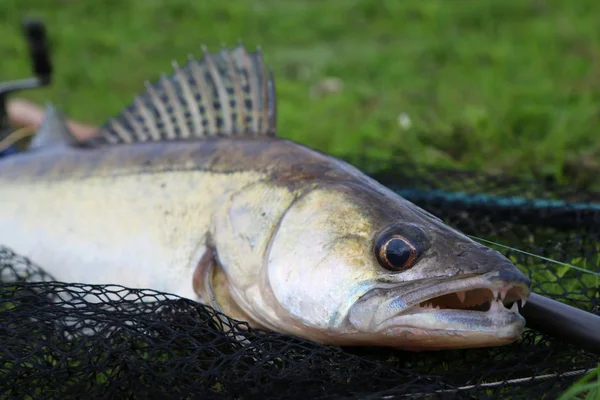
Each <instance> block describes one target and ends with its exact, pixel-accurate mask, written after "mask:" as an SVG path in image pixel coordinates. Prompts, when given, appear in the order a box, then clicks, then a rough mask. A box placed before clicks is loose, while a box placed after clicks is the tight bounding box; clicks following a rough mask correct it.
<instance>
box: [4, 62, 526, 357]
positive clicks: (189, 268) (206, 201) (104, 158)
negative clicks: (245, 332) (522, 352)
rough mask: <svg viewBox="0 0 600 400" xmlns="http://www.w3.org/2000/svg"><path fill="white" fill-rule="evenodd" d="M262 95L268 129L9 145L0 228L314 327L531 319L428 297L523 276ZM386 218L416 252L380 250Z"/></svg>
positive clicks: (359, 337) (344, 332)
mask: <svg viewBox="0 0 600 400" xmlns="http://www.w3.org/2000/svg"><path fill="white" fill-rule="evenodd" d="M209 59H210V58H209ZM224 59H226V57H224ZM219 60H220V61H222V59H219ZM242 61H243V59H242ZM214 64H215V65H217V64H218V63H217V62H215V63H214ZM213 72H214V71H213ZM221 73H222V70H221ZM207 76H208V75H207ZM232 76H233V77H235V74H232V75H230V78H231V77H232ZM180 77H181V75H180ZM258 81H260V79H258ZM163 82H164V81H163ZM180 82H181V81H180ZM230 82H231V84H232V85H234V83H235V79H230ZM163 84H164V83H163ZM259 86H260V85H259ZM257 87H258V86H257ZM262 87H265V88H267V86H265V85H263V86H262ZM255 88H256V87H255ZM159 89H160V86H159ZM234 92H235V91H234ZM238 92H239V91H238ZM249 92H250V97H252V96H251V94H252V90H251V89H250V90H249ZM255 92H256V93H259V91H257V90H255ZM256 93H255V94H256ZM260 93H262V94H263V95H264V94H265V93H267V90H266V89H265V90H264V91H262V92H260ZM271 96H272V95H271ZM262 100H263V104H264V107H263V108H262V109H263V110H265V113H260V112H257V113H256V115H260V116H262V117H264V118H263V119H262V120H261V121H262V132H263V134H260V132H259V133H257V132H256V131H253V133H252V134H239V135H237V136H235V137H233V136H231V135H221V136H217V135H207V137H202V138H199V137H196V138H188V139H186V140H182V138H181V137H179V136H177V135H175V137H174V138H165V135H167V133H168V132H170V134H171V135H172V134H174V132H175V127H177V126H180V125H176V124H175V125H173V126H171V127H170V128H169V127H168V126H166V125H168V124H165V122H164V120H163V121H162V122H163V123H162V124H161V125H158V124H157V125H156V127H154V129H155V132H156V133H158V132H162V133H161V134H160V135H159V136H157V138H155V139H154V140H153V139H148V140H146V139H147V138H148V132H149V131H147V130H145V131H143V132H145V133H143V135H145V136H144V137H145V138H146V139H144V140H139V138H138V136H140V135H142V131H141V130H139V129H138V130H136V128H135V127H134V126H133V125H135V124H134V122H131V123H129V124H128V123H127V121H126V120H120V121H121V122H119V123H118V124H120V125H114V124H113V125H111V124H110V123H109V124H108V125H107V126H108V127H109V128H106V129H105V131H104V135H105V136H104V137H105V138H106V141H107V142H110V143H113V144H110V143H100V144H98V145H91V146H90V147H89V148H81V147H77V146H51V148H50V147H49V148H41V149H34V150H32V151H31V152H29V153H26V154H20V155H16V156H11V157H7V158H5V159H2V160H0V198H1V199H3V204H2V207H0V226H1V229H0V243H3V244H6V245H8V246H10V247H11V248H13V249H14V250H15V251H17V252H19V253H21V254H24V255H26V256H28V257H30V258H31V259H32V260H33V261H34V262H36V263H39V264H40V265H43V266H44V267H45V268H46V269H47V271H48V272H49V273H50V274H52V275H53V276H54V277H55V278H57V279H59V280H63V281H77V282H86V283H117V284H121V285H125V286H131V287H147V288H153V289H157V290H162V291H166V292H169V293H174V294H177V295H181V296H184V297H189V298H191V299H194V300H197V301H200V302H203V303H206V304H209V305H211V306H214V307H215V308H217V309H221V310H222V311H223V312H225V313H226V314H228V315H230V316H232V317H234V318H237V319H241V320H245V321H249V322H250V323H251V325H253V326H256V327H259V328H264V329H268V330H273V331H276V332H283V333H290V334H294V335H297V336H300V337H305V338H308V339H312V340H315V341H318V342H321V343H328V344H337V345H341V344H344V345H364V344H367V345H385V346H393V347H400V348H406V349H412V350H429V349H441V348H459V347H479V346H493V345H501V344H506V343H510V342H512V341H514V340H515V339H516V338H517V337H518V336H519V335H520V334H521V332H522V331H523V328H524V320H523V318H522V317H521V316H520V315H519V314H518V313H514V312H510V311H509V310H504V311H503V310H502V309H500V308H493V310H491V311H489V312H481V311H468V310H461V309H458V308H450V309H446V310H444V309H442V310H432V309H425V308H422V307H419V304H420V303H422V302H425V301H428V300H430V299H432V298H436V297H439V296H446V297H447V298H446V297H440V299H443V301H442V300H440V301H442V303H444V302H445V303H444V304H450V305H454V304H455V303H456V305H457V307H458V306H459V305H460V304H459V303H458V299H459V298H458V297H456V294H455V293H456V292H461V291H470V292H467V296H466V301H467V302H473V303H481V302H483V301H485V300H494V299H492V298H491V297H492V293H494V294H495V293H501V294H502V295H504V296H505V299H504V301H505V303H507V304H509V303H510V302H512V301H516V300H518V299H522V298H526V297H527V296H528V294H529V290H530V281H529V279H528V278H527V277H526V276H525V275H524V274H523V273H522V272H520V271H519V270H518V268H517V267H516V266H515V265H514V264H512V263H511V262H510V261H509V260H508V259H506V258H505V257H503V256H502V255H501V254H500V253H498V252H496V251H493V250H491V249H489V248H487V247H485V246H483V245H480V244H478V243H476V242H474V241H472V240H471V239H469V238H468V237H466V236H465V235H463V234H461V233H459V232H457V231H455V230H453V229H451V228H450V227H448V226H447V225H445V224H444V223H443V222H442V221H441V220H439V219H438V218H436V217H434V216H433V215H431V214H429V213H427V212H426V211H424V210H422V209H420V208H419V207H417V206H415V205H414V204H412V203H410V202H408V201H406V200H405V199H403V198H401V197H399V196H398V195H396V194H395V193H393V192H392V191H390V190H389V189H387V188H386V187H385V186H383V185H381V184H379V183H378V182H376V181H374V180H373V179H371V178H370V177H368V176H366V175H365V174H363V173H362V172H361V171H359V170H358V169H356V168H354V167H352V166H351V165H349V164H347V163H345V162H343V161H341V160H338V159H336V158H334V157H330V156H328V155H325V154H322V153H320V152H317V151H315V150H312V149H310V148H308V147H305V146H302V145H300V144H297V143H294V142H292V141H289V140H285V139H281V138H278V137H273V136H272V126H268V124H267V122H268V121H269V118H268V112H272V110H273V103H274V100H273V99H272V98H270V97H269V96H266V97H264V96H263V97H262ZM170 101H172V100H170ZM188 106H189V104H188ZM164 109H165V110H166V107H165V108H164ZM142 110H143V109H142ZM134 111H135V109H133V110H130V112H134ZM238 111H240V110H239V109H238ZM267 111H268V112H267ZM165 112H166V111H163V113H165ZM215 112H216V111H215ZM155 115H158V116H156V119H157V121H160V120H161V118H162V117H161V115H160V111H156V114H155ZM215 115H217V114H215ZM197 117H198V116H197ZM262 117H261V118H262ZM179 118H180V120H183V119H184V118H183V113H181V114H180V115H179ZM210 118H216V117H214V116H213V117H210ZM220 118H222V115H221V117H220ZM236 118H237V117H236ZM233 120H234V119H232V121H233ZM242 120H243V119H242V118H237V119H235V121H237V123H241V121H242ZM211 121H212V122H213V123H214V125H215V126H218V120H214V119H213V120H211ZM215 121H217V122H215ZM253 121H254V122H256V121H258V120H257V119H255V120H253ZM51 122H53V123H54V124H55V123H56V120H53V121H51ZM258 125H259V124H254V126H255V127H257V126H258ZM111 126H112V127H113V128H114V129H112V130H111V129H110V127H111ZM55 129H57V128H55ZM64 129H66V128H64ZM161 129H162V130H163V131H164V132H163V131H161ZM122 131H124V132H125V133H126V135H125V136H122V133H120V132H122ZM167 131H168V132H167ZM165 132H167V133H165ZM266 133H268V134H266ZM143 135H142V136H143ZM109 139H110V140H109ZM121 139H122V140H121ZM123 142H125V143H123ZM390 233H392V234H395V235H401V236H402V237H403V238H404V239H406V241H408V242H409V243H410V244H411V246H413V247H414V248H415V249H416V250H417V252H418V253H419V257H418V259H417V260H416V262H415V263H414V264H413V265H412V266H411V267H410V268H408V269H406V270H403V271H400V272H398V271H390V270H389V269H386V268H384V267H383V266H382V265H381V262H380V261H379V260H378V258H377V256H376V253H377V251H378V248H377V243H378V241H379V239H380V238H381V235H387V234H390ZM449 296H455V297H456V299H455V300H452V299H450V297H449ZM491 304H495V303H494V301H492V302H491ZM500 307H502V306H500Z"/></svg>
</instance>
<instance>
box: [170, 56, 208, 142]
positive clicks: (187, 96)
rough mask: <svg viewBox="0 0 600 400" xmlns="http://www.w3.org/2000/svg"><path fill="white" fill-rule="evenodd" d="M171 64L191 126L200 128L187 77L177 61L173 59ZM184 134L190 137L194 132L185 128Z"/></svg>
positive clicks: (199, 119)
mask: <svg viewBox="0 0 600 400" xmlns="http://www.w3.org/2000/svg"><path fill="white" fill-rule="evenodd" d="M172 64H173V70H174V71H175V75H176V76H177V80H178V82H179V86H180V87H181V92H182V96H183V100H184V101H185V103H186V105H187V107H188V110H189V113H190V116H191V117H192V127H194V126H196V127H198V126H199V127H200V129H202V118H201V117H200V113H199V112H198V109H197V108H196V107H194V95H193V94H192V89H191V88H190V83H189V82H188V79H187V77H185V76H184V75H183V72H182V71H181V68H179V64H177V61H173V63H172ZM186 128H187V127H186ZM186 134H188V135H189V136H186V137H190V136H192V135H193V134H194V132H190V131H189V130H188V129H186Z"/></svg>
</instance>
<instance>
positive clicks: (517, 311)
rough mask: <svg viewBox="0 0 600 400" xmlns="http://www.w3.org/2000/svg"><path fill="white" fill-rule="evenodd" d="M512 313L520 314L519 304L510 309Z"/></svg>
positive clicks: (515, 303)
mask: <svg viewBox="0 0 600 400" xmlns="http://www.w3.org/2000/svg"><path fill="white" fill-rule="evenodd" d="M510 311H512V312H514V313H516V314H518V313H519V306H518V305H517V302H516V301H515V302H514V303H513V305H512V307H511V308H510Z"/></svg>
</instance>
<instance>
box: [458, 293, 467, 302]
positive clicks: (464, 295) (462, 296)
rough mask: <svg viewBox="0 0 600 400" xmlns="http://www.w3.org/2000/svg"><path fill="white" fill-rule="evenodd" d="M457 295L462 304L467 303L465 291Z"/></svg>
mask: <svg viewBox="0 0 600 400" xmlns="http://www.w3.org/2000/svg"><path fill="white" fill-rule="evenodd" d="M456 295H457V296H458V299H459V300H460V302H461V303H464V302H465V297H467V293H466V292H464V291H461V292H456Z"/></svg>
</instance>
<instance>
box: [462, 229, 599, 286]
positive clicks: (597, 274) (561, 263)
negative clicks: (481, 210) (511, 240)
mask: <svg viewBox="0 0 600 400" xmlns="http://www.w3.org/2000/svg"><path fill="white" fill-rule="evenodd" d="M467 236H469V237H470V238H472V239H476V240H481V241H482V242H487V243H491V244H495V245H496V246H500V247H504V248H506V249H510V250H513V251H516V252H519V253H522V254H526V255H528V256H532V257H537V258H540V259H542V260H545V261H549V262H553V263H555V264H559V265H563V266H565V267H569V268H573V269H576V270H578V271H581V272H585V273H588V274H592V275H596V276H600V273H599V272H595V271H590V270H587V269H585V268H581V267H576V266H575V265H571V264H567V263H563V262H560V261H556V260H553V259H551V258H547V257H543V256H539V255H537V254H533V253H529V252H527V251H524V250H519V249H515V248H514V247H510V246H505V245H503V244H500V243H496V242H492V241H491V240H486V239H482V238H479V237H477V236H472V235H467Z"/></svg>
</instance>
